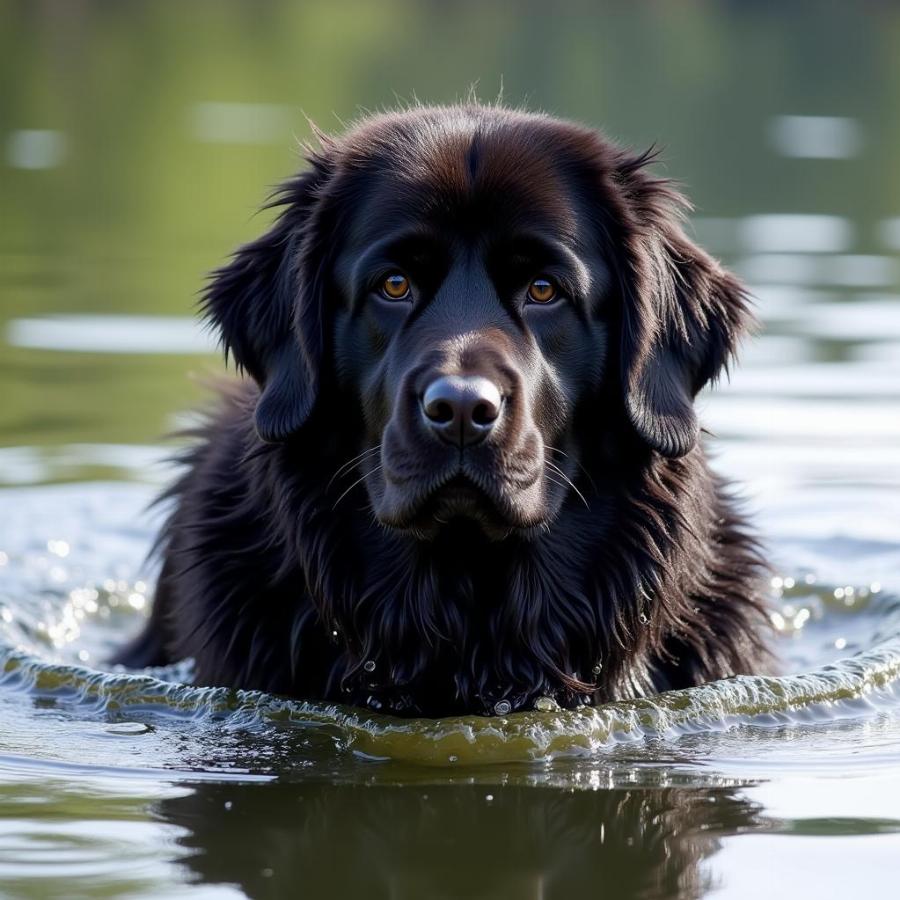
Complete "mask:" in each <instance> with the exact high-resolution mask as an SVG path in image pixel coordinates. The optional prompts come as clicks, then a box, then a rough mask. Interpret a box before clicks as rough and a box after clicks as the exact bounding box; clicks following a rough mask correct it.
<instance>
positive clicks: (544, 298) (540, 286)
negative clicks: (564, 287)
mask: <svg viewBox="0 0 900 900" xmlns="http://www.w3.org/2000/svg"><path fill="white" fill-rule="evenodd" d="M528 299H529V300H531V302H532V303H550V302H551V301H552V300H555V299H556V285H555V284H554V283H553V282H552V281H550V280H549V279H547V278H535V279H534V281H532V282H531V284H529V285H528Z"/></svg>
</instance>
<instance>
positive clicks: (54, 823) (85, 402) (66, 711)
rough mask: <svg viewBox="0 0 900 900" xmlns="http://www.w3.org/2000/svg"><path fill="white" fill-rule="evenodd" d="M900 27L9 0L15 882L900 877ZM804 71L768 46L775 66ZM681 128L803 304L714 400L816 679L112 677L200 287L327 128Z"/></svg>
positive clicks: (672, 145)
mask: <svg viewBox="0 0 900 900" xmlns="http://www.w3.org/2000/svg"><path fill="white" fill-rule="evenodd" d="M898 45H900V14H898V12H897V11H896V10H894V9H893V8H890V7H888V6H887V5H881V6H878V5H867V6H866V7H865V9H864V11H861V10H856V9H850V8H849V7H847V8H844V7H842V6H835V7H834V8H826V7H824V6H823V7H822V8H821V9H820V10H818V11H817V13H816V15H815V16H813V15H812V13H811V12H809V11H807V10H805V9H804V8H803V7H802V6H801V5H797V6H796V7H791V8H790V9H788V10H780V9H777V8H776V7H774V6H772V7H769V6H768V5H764V4H758V5H753V6H752V7H751V6H749V5H737V4H730V5H712V4H706V3H692V4H682V5H680V6H679V9H678V11H677V15H676V14H675V12H674V11H670V10H667V9H665V8H662V7H660V8H657V7H656V6H651V7H644V6H641V5H638V4H629V5H624V4H623V5H610V6H609V7H607V8H605V9H603V10H600V9H599V8H597V7H596V6H595V5H592V4H591V5H589V4H583V5H582V4H578V3H573V4H571V5H569V4H567V5H566V7H565V8H564V9H561V10H557V9H555V8H554V9H552V10H550V9H546V8H545V7H544V6H543V5H538V4H522V5H521V7H520V8H519V12H518V14H517V15H516V16H515V17H513V18H510V13H509V10H507V9H506V8H505V7H501V6H500V5H495V4H492V3H487V4H484V3H481V4H468V3H461V4H454V5H453V6H452V8H451V6H450V5H449V4H426V3H422V4H412V3H404V2H390V3H385V4H378V5H376V4H365V3H359V4H357V3H354V4H334V3H329V4H326V3H318V2H314V3H306V4H287V3H284V4H281V3H271V4H250V3H237V2H229V3H219V4H208V5H207V4H190V5H183V4H181V5H179V4H151V3H145V4H123V5H109V4H93V3H62V2H60V3H52V2H48V3H40V4H37V3H35V4H25V3H23V4H7V5H6V7H5V9H4V26H3V28H2V29H0V48H2V50H3V52H2V53H0V68H2V70H3V72H2V74H3V77H2V78H0V150H2V154H3V156H2V159H0V341H2V343H3V348H2V350H3V352H2V358H0V395H2V397H3V403H2V404H0V485H2V490H0V894H2V895H4V896H15V897H34V898H46V897H59V898H71V897H110V896H129V897H135V896H161V895H164V896H181V895H182V894H184V895H191V896H207V895H209V896H215V897H239V896H252V897H276V896H303V897H329V898H331V897H359V896H367V897H385V898H422V897H428V898H432V897H434V898H461V897H466V898H476V897H484V898H522V897H526V898H570V897H576V896H585V897H593V896H599V897H615V898H625V897H641V898H652V897H672V896H684V897H700V896H711V897H729V898H731V897H738V898H740V897H748V898H758V897H760V896H768V897H781V896H787V897H799V896H817V897H820V898H825V897H844V896H846V895H848V894H851V893H854V894H862V895H863V896H868V895H871V896H893V894H894V893H895V892H896V884H897V880H898V876H900V863H898V862H897V861H898V860H900V708H898V702H897V701H898V699H900V607H898V597H900V514H898V510H900V463H898V458H900V454H898V450H897V448H898V441H900V303H898V298H900V180H898V176H897V173H898V171H900V170H898V168H897V165H896V160H897V158H898V156H900V66H898V62H897V60H898V59H900V54H897V52H896V48H897V46H898ZM760 60H765V65H764V66H761V65H760ZM501 76H502V79H503V82H504V89H505V92H506V96H507V98H508V99H509V100H510V101H511V102H514V103H518V102H521V101H523V100H524V99H525V98H526V97H527V99H528V102H529V103H530V104H531V105H532V106H534V107H546V108H548V109H551V110H552V111H554V112H557V113H560V114H564V115H570V116H573V117H578V118H581V119H584V120H586V121H589V122H592V123H595V124H604V125H605V126H606V127H607V128H608V130H609V131H610V132H611V133H612V134H614V135H615V136H617V137H620V138H622V139H624V140H627V141H628V142H630V143H634V144H637V145H647V144H650V143H651V142H653V141H658V142H660V143H662V144H663V145H664V148H665V149H664V157H665V159H666V160H667V166H666V170H667V171H668V173H669V174H671V175H673V176H675V177H677V178H678V179H679V180H681V181H682V182H683V183H684V184H685V185H686V187H687V188H688V190H689V192H690V194H691V196H692V197H693V198H694V200H695V201H696V203H697V210H696V213H695V215H694V216H693V218H692V222H691V227H692V228H693V229H694V231H695V232H696V234H697V236H698V238H699V239H700V240H702V241H703V242H704V243H705V244H706V245H707V246H708V247H709V248H710V249H711V250H712V251H713V252H715V253H716V254H718V255H720V256H721V257H722V258H723V259H724V260H725V261H726V262H727V263H728V264H729V265H731V266H732V267H733V268H734V269H735V270H736V271H738V272H739V273H740V274H742V275H743V276H744V277H745V278H746V279H747V280H748V282H749V283H750V284H751V287H752V289H753V292H754V294H755V296H756V299H757V309H758V312H759V315H760V318H761V320H762V324H763V328H762V332H761V334H760V336H759V337H757V338H756V339H755V340H754V341H752V342H751V343H748V345H747V346H746V348H745V352H744V355H743V366H742V367H741V368H739V369H738V370H736V371H735V373H734V374H733V377H732V379H731V381H730V382H729V383H725V384H722V385H720V386H719V387H718V388H716V389H715V390H714V391H710V392H707V393H706V394H704V395H703V397H702V398H701V400H700V405H701V407H702V410H703V416H704V420H705V423H706V425H707V427H708V428H709V430H710V431H711V432H712V434H713V435H714V438H713V440H712V441H711V444H712V446H713V447H714V452H715V456H716V465H717V467H718V468H719V469H720V470H721V471H722V472H724V473H727V474H728V475H730V476H732V477H733V478H734V479H736V480H737V481H739V482H741V483H742V484H743V486H744V487H743V492H744V495H745V497H746V502H747V505H748V508H749V509H750V511H751V513H752V515H753V518H754V522H755V523H756V525H757V527H758V529H759V530H760V532H761V534H762V535H763V537H764V540H765V542H766V545H767V547H768V551H769V554H770V557H771V559H772V562H773V566H774V575H773V581H772V586H771V593H772V606H773V621H774V623H775V625H776V628H777V631H778V651H779V655H780V657H781V660H782V663H781V668H780V671H779V672H778V673H777V674H776V673H773V674H772V675H767V676H763V677H759V678H742V679H734V680H731V681H727V682H721V683H717V684H713V685H708V686H704V687H703V688H699V689H696V690H691V691H684V692H675V693H672V694H669V695H664V696H661V697H659V698H653V699H652V700H649V701H639V702H633V703H621V704H613V705H610V706H608V707H603V708H600V709H598V710H581V711H573V712H560V711H554V710H549V711H535V712H533V713H524V714H518V715H513V716H509V717H508V718H506V719H478V718H465V719H453V720H441V721H427V722H426V721H418V722H406V721H398V720H392V719H389V718H385V717H379V716H376V715H373V714H371V713H368V712H361V711H358V710H351V709H343V708H336V707H326V706H318V705H315V704H305V703H300V702H293V701H287V700H284V699H283V698H276V697H268V696H264V695H259V694H252V693H244V692H235V691H229V690H223V689H216V688H202V689H201V688H196V687H193V686H191V684H190V674H191V673H190V667H189V666H176V667H171V668H168V669H163V670H157V671H151V672H147V673H141V674H138V675H135V674H128V673H123V672H110V671H109V670H108V668H107V667H105V666H104V664H103V660H104V659H105V658H106V657H107V656H108V653H109V651H110V649H111V648H112V647H113V646H115V645H116V644H117V643H118V642H120V641H121V640H122V639H123V637H124V636H125V635H127V634H129V633H132V632H133V631H134V630H135V629H137V628H138V627H140V624H141V621H142V620H143V617H144V616H146V614H147V612H148V609H149V604H150V602H151V598H152V590H153V581H154V576H155V570H154V567H153V565H152V563H150V564H148V563H146V562H145V556H146V553H147V550H148V548H149V546H150V544H151V541H152V537H153V534H154V530H155V528H156V527H157V525H158V521H159V517H160V515H161V511H157V512H148V511H147V509H146V507H147V504H148V503H149V501H150V500H151V499H152V497H153V496H154V494H155V492H156V491H157V489H158V486H159V485H160V484H162V483H164V482H165V481H166V480H167V479H168V478H169V477H171V468H170V467H168V466H167V465H166V463H165V462H164V459H165V457H166V455H167V454H168V453H169V452H171V447H170V446H166V444H165V442H164V441H163V440H162V439H161V435H162V434H164V433H165V432H166V431H168V430H170V429H172V428H173V427H177V426H179V425H181V424H183V423H184V422H186V421H189V419H190V415H191V409H192V408H195V407H196V406H198V405H200V404H202V402H203V389H202V388H201V387H200V386H199V381H201V380H202V378H198V377H197V376H203V375H204V374H206V373H208V372H215V371H217V370H218V368H219V365H220V363H219V362H218V360H217V358H216V356H215V355H213V353H212V352H211V350H212V346H211V341H210V338H209V335H208V334H206V333H205V332H204V331H203V330H202V329H200V328H198V327H197V326H196V324H195V323H194V322H193V320H192V319H191V309H192V303H193V298H194V296H195V294H196V291H197V290H198V288H199V287H200V286H201V284H202V280H201V279H202V274H203V272H204V271H206V270H207V269H209V268H210V267H211V266H213V265H215V264H216V263H217V262H218V261H220V260H221V259H222V258H223V257H224V255H225V254H226V253H227V252H228V250H230V249H231V248H232V247H233V246H234V245H235V244H236V243H237V242H239V241H240V240H243V239H246V238H249V237H251V236H253V235H254V234H256V233H258V232H259V231H260V230H261V229H262V228H263V227H264V225H265V221H266V218H265V216H264V215H254V214H253V210H254V209H255V208H256V207H257V206H258V204H259V202H260V200H261V198H262V196H263V194H264V193H265V189H266V186H268V185H271V184H272V183H274V182H275V181H276V180H277V179H278V178H280V177H283V176H285V175H286V174H288V173H289V172H290V171H291V170H292V169H293V168H294V167H295V166H296V165H297V156H296V150H295V146H294V138H295V137H300V138H304V137H307V136H308V135H309V127H308V124H307V122H306V119H305V118H304V116H303V114H302V113H303V112H305V113H306V114H309V115H310V116H312V117H313V118H315V119H317V120H319V122H320V123H321V124H322V125H323V126H325V127H326V128H331V127H337V121H336V117H339V118H342V119H349V118H352V117H353V115H354V114H355V111H356V110H357V108H358V107H359V106H364V107H373V108H374V107H377V106H379V105H383V104H391V103H393V102H395V100H394V92H396V93H397V94H399V95H400V96H403V97H408V96H410V95H411V94H412V92H413V91H415V92H416V93H417V94H418V95H419V96H421V97H423V98H428V99H431V100H452V99H454V98H455V97H457V96H460V95H462V94H464V93H465V92H466V90H467V89H468V86H469V84H470V82H472V81H474V80H476V79H478V78H480V79H481V85H480V88H479V89H480V90H481V92H482V94H483V95H485V96H489V97H490V96H493V95H494V94H495V93H496V91H497V90H498V89H499V85H500V81H501Z"/></svg>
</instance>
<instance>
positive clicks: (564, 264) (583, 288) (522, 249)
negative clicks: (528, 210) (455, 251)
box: [502, 232, 592, 297]
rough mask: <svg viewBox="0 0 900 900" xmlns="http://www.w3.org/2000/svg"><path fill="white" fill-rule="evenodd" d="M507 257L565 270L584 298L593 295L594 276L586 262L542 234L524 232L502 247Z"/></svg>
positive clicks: (572, 251)
mask: <svg viewBox="0 0 900 900" xmlns="http://www.w3.org/2000/svg"><path fill="white" fill-rule="evenodd" d="M502 251H503V253H504V254H506V255H508V256H511V257H520V258H523V259H527V260H529V261H534V262H535V263H536V264H538V265H544V266H550V267H551V268H557V269H563V270H565V272H566V275H567V280H568V281H570V282H571V287H572V288H573V289H574V290H576V291H577V292H578V293H579V294H580V295H582V296H584V297H587V296H589V295H590V292H591V288H592V282H591V272H590V269H589V268H588V266H587V265H586V264H585V262H584V260H583V259H582V258H581V257H580V256H579V255H578V254H577V253H576V252H575V251H574V250H573V249H572V248H571V247H569V246H567V245H566V244H565V243H564V242H563V241H560V240H557V239H555V238H552V237H548V236H547V235H546V234H541V233H539V232H520V233H518V234H516V235H515V236H514V237H513V238H512V239H511V240H508V241H504V243H503V244H502Z"/></svg>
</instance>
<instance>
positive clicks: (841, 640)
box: [834, 638, 847, 650]
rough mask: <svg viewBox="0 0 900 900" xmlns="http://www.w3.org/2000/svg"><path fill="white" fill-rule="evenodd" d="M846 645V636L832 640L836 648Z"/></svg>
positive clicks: (842, 647)
mask: <svg viewBox="0 0 900 900" xmlns="http://www.w3.org/2000/svg"><path fill="white" fill-rule="evenodd" d="M846 646H847V638H838V639H837V640H836V641H835V642H834V647H835V649H836V650H843V649H844V648H845V647H846Z"/></svg>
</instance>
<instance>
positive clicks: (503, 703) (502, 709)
mask: <svg viewBox="0 0 900 900" xmlns="http://www.w3.org/2000/svg"><path fill="white" fill-rule="evenodd" d="M511 709H512V703H510V702H509V700H498V701H497V702H496V703H495V704H494V713H495V714H496V715H498V716H506V715H509V712H510V710H511Z"/></svg>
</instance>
